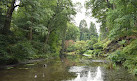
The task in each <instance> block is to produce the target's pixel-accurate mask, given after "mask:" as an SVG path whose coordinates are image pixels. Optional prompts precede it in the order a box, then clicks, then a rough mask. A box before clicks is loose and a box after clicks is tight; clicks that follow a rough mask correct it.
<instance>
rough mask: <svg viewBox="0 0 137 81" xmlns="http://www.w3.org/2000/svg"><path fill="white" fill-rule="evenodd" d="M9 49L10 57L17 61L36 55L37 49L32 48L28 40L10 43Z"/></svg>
mask: <svg viewBox="0 0 137 81" xmlns="http://www.w3.org/2000/svg"><path fill="white" fill-rule="evenodd" d="M9 50H10V53H11V54H12V57H13V58H15V59H17V60H18V61H22V60H25V59H29V58H32V57H33V55H36V54H37V52H38V50H36V49H34V48H33V47H32V45H31V43H30V42H28V41H21V42H18V43H16V44H14V45H10V46H9Z"/></svg>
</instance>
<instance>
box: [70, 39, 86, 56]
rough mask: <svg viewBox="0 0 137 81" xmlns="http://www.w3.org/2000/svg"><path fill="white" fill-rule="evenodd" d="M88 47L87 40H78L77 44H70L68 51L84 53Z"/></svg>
mask: <svg viewBox="0 0 137 81" xmlns="http://www.w3.org/2000/svg"><path fill="white" fill-rule="evenodd" d="M87 49H88V45H87V42H86V41H77V42H75V44H72V45H70V46H68V48H67V51H69V52H74V51H75V52H76V53H77V54H83V53H84V52H85V51H86V50H87Z"/></svg>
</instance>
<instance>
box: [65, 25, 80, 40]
mask: <svg viewBox="0 0 137 81" xmlns="http://www.w3.org/2000/svg"><path fill="white" fill-rule="evenodd" d="M79 35H80V31H79V29H78V27H76V26H75V25H74V24H72V23H67V31H66V40H75V41H76V40H77V39H78V37H79Z"/></svg>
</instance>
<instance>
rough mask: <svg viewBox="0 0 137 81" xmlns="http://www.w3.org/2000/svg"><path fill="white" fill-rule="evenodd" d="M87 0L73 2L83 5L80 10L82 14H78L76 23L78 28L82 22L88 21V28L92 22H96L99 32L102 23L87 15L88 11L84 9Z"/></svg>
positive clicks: (74, 0)
mask: <svg viewBox="0 0 137 81" xmlns="http://www.w3.org/2000/svg"><path fill="white" fill-rule="evenodd" d="M85 1H86V0H72V2H73V3H76V2H80V3H81V4H82V6H83V7H82V8H81V9H80V11H81V12H77V14H76V16H75V18H74V23H75V24H76V26H79V23H80V21H81V20H83V19H85V20H86V21H87V24H88V27H89V26H90V22H91V21H92V22H94V23H95V25H96V28H97V31H98V32H99V27H100V23H97V22H96V19H95V18H93V17H90V16H88V15H86V14H85V12H86V9H85V7H84V3H85ZM76 9H78V7H76Z"/></svg>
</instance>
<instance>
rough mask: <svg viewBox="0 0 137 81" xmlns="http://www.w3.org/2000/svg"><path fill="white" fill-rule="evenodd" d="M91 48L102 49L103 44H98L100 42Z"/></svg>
mask: <svg viewBox="0 0 137 81" xmlns="http://www.w3.org/2000/svg"><path fill="white" fill-rule="evenodd" d="M93 48H94V49H103V44H102V43H100V42H98V43H95V44H94V45H93Z"/></svg>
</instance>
